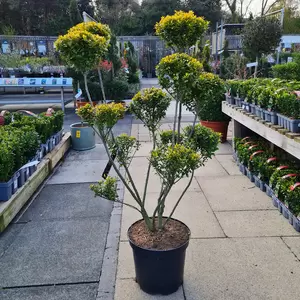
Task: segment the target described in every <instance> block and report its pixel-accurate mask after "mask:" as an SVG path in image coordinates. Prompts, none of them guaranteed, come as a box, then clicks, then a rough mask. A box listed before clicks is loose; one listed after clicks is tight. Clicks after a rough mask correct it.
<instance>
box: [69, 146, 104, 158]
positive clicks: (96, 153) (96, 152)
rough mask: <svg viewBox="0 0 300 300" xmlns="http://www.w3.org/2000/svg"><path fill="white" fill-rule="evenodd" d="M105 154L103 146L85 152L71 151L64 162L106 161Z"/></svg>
mask: <svg viewBox="0 0 300 300" xmlns="http://www.w3.org/2000/svg"><path fill="white" fill-rule="evenodd" d="M107 159H108V157H107V154H106V152H105V149H104V146H103V145H100V144H97V145H96V147H95V148H94V149H91V150H87V151H75V150H71V151H70V152H69V153H68V155H67V157H66V158H65V161H81V160H107Z"/></svg>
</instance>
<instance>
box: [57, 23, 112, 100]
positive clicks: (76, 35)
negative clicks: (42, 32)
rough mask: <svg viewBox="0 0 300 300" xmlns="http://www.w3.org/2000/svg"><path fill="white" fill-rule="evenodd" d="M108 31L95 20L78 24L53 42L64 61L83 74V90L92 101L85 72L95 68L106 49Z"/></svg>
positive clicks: (108, 36)
mask: <svg viewBox="0 0 300 300" xmlns="http://www.w3.org/2000/svg"><path fill="white" fill-rule="evenodd" d="M109 38H110V32H109V30H108V28H107V26H104V25H102V24H97V23H95V22H90V23H87V24H86V23H82V24H78V25H76V26H75V27H73V28H71V29H70V30H69V31H68V33H67V34H65V35H63V36H60V37H59V38H58V39H57V41H56V42H55V47H56V49H57V50H58V51H59V52H60V54H61V57H62V59H63V60H64V61H65V63H66V64H67V65H68V66H69V67H71V68H74V69H75V70H76V71H78V72H81V73H82V74H83V78H84V83H85V90H86V93H87V96H88V99H89V101H90V102H92V99H91V95H90V93H89V89H88V85H87V74H88V72H89V71H90V70H91V69H94V68H96V66H97V65H98V63H99V61H100V58H101V57H103V56H104V54H105V52H106V51H107V47H108V42H109Z"/></svg>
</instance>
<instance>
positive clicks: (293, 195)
mask: <svg viewBox="0 0 300 300" xmlns="http://www.w3.org/2000/svg"><path fill="white" fill-rule="evenodd" d="M299 187H300V183H299V182H297V183H295V184H294V185H292V186H290V188H289V189H288V191H287V194H286V202H287V203H288V206H289V209H290V211H291V212H292V215H290V223H291V224H293V227H294V228H295V230H296V231H298V232H300V188H299Z"/></svg>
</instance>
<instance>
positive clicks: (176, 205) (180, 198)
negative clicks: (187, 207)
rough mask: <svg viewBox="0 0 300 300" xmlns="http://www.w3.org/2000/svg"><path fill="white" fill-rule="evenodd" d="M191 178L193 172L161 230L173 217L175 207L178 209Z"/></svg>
mask: <svg viewBox="0 0 300 300" xmlns="http://www.w3.org/2000/svg"><path fill="white" fill-rule="evenodd" d="M193 178H194V171H193V173H192V175H191V178H190V180H189V182H188V184H187V186H186V187H185V189H184V190H183V192H182V194H181V196H180V197H179V199H178V201H177V203H176V204H175V206H174V208H173V210H172V212H171V214H170V216H169V217H168V219H167V221H166V222H165V224H164V226H163V228H164V227H165V226H166V224H167V223H168V222H169V221H170V219H171V218H172V216H173V214H174V212H175V210H176V209H177V207H178V205H179V203H180V201H181V200H182V198H183V196H184V195H185V193H186V191H187V190H188V188H189V187H190V185H191V183H192V181H193Z"/></svg>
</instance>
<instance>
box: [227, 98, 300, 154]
mask: <svg viewBox="0 0 300 300" xmlns="http://www.w3.org/2000/svg"><path fill="white" fill-rule="evenodd" d="M222 111H223V112H224V113H225V114H226V115H228V116H229V117H231V118H232V120H233V137H245V136H247V135H249V130H251V131H253V132H255V133H256V134H258V135H260V136H261V137H263V138H265V139H266V140H268V141H269V142H271V143H272V144H274V145H276V146H277V147H279V148H281V149H283V150H284V151H286V152H288V153H289V154H291V155H293V156H294V157H296V158H297V159H300V134H296V133H291V132H288V131H287V130H285V129H284V128H283V127H281V126H279V125H272V124H271V123H266V122H265V121H263V120H261V119H258V118H257V117H256V116H254V115H251V114H250V113H248V112H246V111H244V110H243V109H242V108H241V107H237V106H235V105H230V104H228V103H227V102H225V101H224V102H223V103H222Z"/></svg>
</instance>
